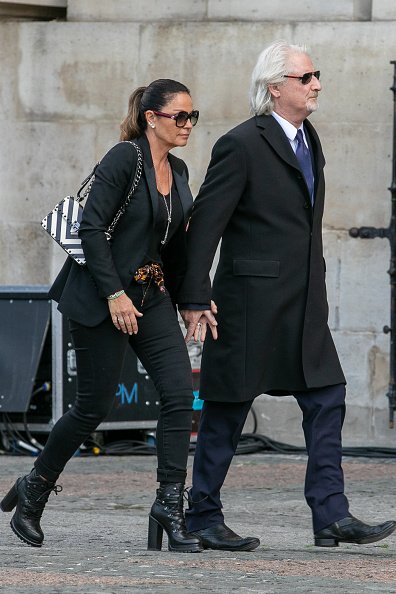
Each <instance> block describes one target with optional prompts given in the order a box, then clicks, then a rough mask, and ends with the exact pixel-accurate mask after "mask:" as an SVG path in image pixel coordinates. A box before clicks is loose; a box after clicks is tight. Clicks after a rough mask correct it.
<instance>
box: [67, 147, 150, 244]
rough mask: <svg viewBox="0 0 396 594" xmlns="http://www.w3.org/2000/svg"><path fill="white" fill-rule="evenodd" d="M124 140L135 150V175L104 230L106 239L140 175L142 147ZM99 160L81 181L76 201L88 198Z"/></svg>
mask: <svg viewBox="0 0 396 594" xmlns="http://www.w3.org/2000/svg"><path fill="white" fill-rule="evenodd" d="M124 142H128V143H129V144H131V145H132V146H133V147H134V148H135V150H136V152H137V163H136V169H135V175H134V178H133V182H132V185H131V188H130V190H129V192H128V196H127V197H126V199H125V202H124V204H123V205H122V206H121V208H120V210H119V211H118V212H117V214H116V216H115V217H114V219H113V221H112V223H111V225H110V227H109V228H108V229H107V231H106V237H107V239H110V238H111V234H112V233H113V231H114V229H115V226H116V225H117V223H118V221H119V219H120V218H121V217H122V215H123V214H124V212H125V210H126V208H127V206H128V204H129V203H130V201H131V198H132V195H133V193H134V191H135V190H136V188H137V187H138V184H139V181H140V178H141V177H142V170H143V154H142V149H141V148H140V146H139V145H138V144H136V142H133V141H132V140H125V141H124ZM99 163H100V161H98V162H97V163H96V165H95V167H94V168H93V170H92V172H91V173H90V174H89V175H88V177H86V178H85V179H84V181H83V182H81V186H80V189H79V190H78V192H77V198H76V201H77V202H82V201H83V200H85V199H86V198H88V196H89V193H90V191H91V188H92V184H93V183H94V181H95V171H96V168H97V167H98V165H99Z"/></svg>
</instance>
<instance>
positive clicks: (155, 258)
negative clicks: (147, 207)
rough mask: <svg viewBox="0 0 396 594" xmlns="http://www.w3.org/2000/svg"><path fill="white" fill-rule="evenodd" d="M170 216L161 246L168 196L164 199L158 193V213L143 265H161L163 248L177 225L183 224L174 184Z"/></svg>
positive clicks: (166, 217)
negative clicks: (167, 229)
mask: <svg viewBox="0 0 396 594" xmlns="http://www.w3.org/2000/svg"><path fill="white" fill-rule="evenodd" d="M171 195H172V215H171V218H172V220H171V223H170V225H169V231H168V237H167V239H166V243H165V244H162V243H161V242H162V241H163V240H164V237H165V233H166V227H167V224H168V210H169V200H170V194H167V195H166V196H165V197H164V195H163V194H161V193H160V192H158V211H157V217H156V219H155V221H154V233H153V235H152V239H151V243H150V248H149V251H148V252H147V254H146V257H145V264H150V263H151V262H157V263H158V264H161V265H162V256H161V252H162V250H163V248H164V247H165V246H167V245H168V243H169V241H170V240H171V238H172V237H173V235H174V234H175V232H176V230H177V229H178V227H179V225H181V224H182V223H183V210H182V206H181V202H180V198H179V194H178V191H177V189H176V186H175V184H174V183H172V192H171ZM165 200H166V204H167V207H168V210H167V208H166V206H165Z"/></svg>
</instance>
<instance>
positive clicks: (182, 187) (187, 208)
mask: <svg viewBox="0 0 396 594" xmlns="http://www.w3.org/2000/svg"><path fill="white" fill-rule="evenodd" d="M169 162H170V164H171V167H172V173H173V180H174V182H175V185H176V188H177V191H178V194H179V197H180V202H181V205H182V208H183V214H184V222H185V223H187V221H188V218H189V216H190V212H191V207H192V203H193V197H192V194H191V190H190V186H189V185H188V179H187V172H186V169H185V168H184V167H183V168H181V167H180V161H178V160H177V159H175V158H174V157H173V155H171V154H169Z"/></svg>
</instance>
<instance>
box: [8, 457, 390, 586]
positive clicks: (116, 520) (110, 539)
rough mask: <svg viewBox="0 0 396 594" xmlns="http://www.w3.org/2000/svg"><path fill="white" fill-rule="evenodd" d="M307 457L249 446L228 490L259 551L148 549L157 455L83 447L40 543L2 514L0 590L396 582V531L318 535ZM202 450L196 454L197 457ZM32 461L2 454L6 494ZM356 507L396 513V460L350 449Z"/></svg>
mask: <svg viewBox="0 0 396 594" xmlns="http://www.w3.org/2000/svg"><path fill="white" fill-rule="evenodd" d="M305 462H306V459H305V457H304V456H284V455H270V454H256V455H247V456H237V457H236V458H235V461H234V463H233V465H232V468H231V470H230V474H229V477H228V479H227V483H226V486H225V487H224V491H223V503H224V507H225V513H226V521H227V523H228V524H229V525H230V526H231V527H232V528H234V529H235V530H236V531H239V532H240V533H242V534H244V535H254V536H259V537H260V539H261V546H260V547H259V548H258V549H256V551H253V552H250V553H226V552H224V551H205V552H203V553H201V554H175V553H169V552H168V551H167V550H165V549H164V550H163V551H162V552H161V553H159V552H158V553H157V552H148V551H146V534H147V524H148V521H147V520H148V517H147V516H148V511H149V508H150V506H151V503H152V501H153V498H154V491H155V482H154V480H155V478H154V477H155V458H154V457H152V456H147V457H143V456H140V457H139V456H123V457H97V458H94V457H87V458H85V457H84V458H82V457H77V458H73V459H72V460H71V462H70V463H69V465H68V466H67V469H66V471H65V472H64V474H63V475H62V477H61V479H62V480H61V481H60V483H61V484H62V485H63V492H62V493H60V494H59V495H58V496H57V497H55V495H51V498H50V502H49V504H48V505H47V508H46V510H45V513H44V516H43V522H42V525H43V528H44V531H45V534H46V538H45V543H44V546H43V547H42V548H40V549H37V548H32V547H29V546H27V545H24V544H22V543H21V542H20V541H19V540H18V539H17V538H16V536H14V534H13V533H12V532H11V529H10V527H9V520H10V518H11V515H10V514H6V513H0V591H1V592H4V593H6V594H25V593H27V592H29V593H34V594H56V593H62V594H74V593H77V592H78V593H82V594H116V593H117V594H118V593H128V594H129V593H135V592H138V593H143V592H155V593H157V592H158V593H161V594H162V593H164V594H168V593H169V594H171V593H172V594H174V593H179V592H180V593H181V592H183V593H184V592H219V593H227V594H228V593H231V592H240V593H241V594H247V593H256V592H262V593H265V594H272V593H274V594H278V593H282V594H291V593H293V594H299V593H304V594H308V593H319V592H320V593H321V594H322V593H332V594H333V593H335V592H341V593H351V594H355V593H356V594H357V593H359V594H362V593H366V592H371V593H393V592H394V593H396V534H394V535H391V536H390V537H389V538H388V539H386V540H384V541H381V542H380V543H376V544H371V545H361V546H358V545H340V547H339V548H334V549H323V548H317V547H314V546H313V538H312V530H311V525H310V513H309V510H308V508H307V506H306V504H305V501H304V498H303V482H304V469H305ZM191 463H192V459H191V458H190V465H191ZM31 465H32V459H31V458H28V457H10V456H0V496H1V497H2V496H3V494H4V493H5V492H6V491H7V490H8V488H9V487H10V486H11V484H12V483H13V481H14V480H15V478H16V477H17V476H20V475H21V474H25V473H26V472H27V471H29V469H30V468H31ZM344 472H345V479H346V486H347V488H346V491H347V494H348V496H349V499H350V503H351V512H352V513H353V514H354V515H356V516H357V517H360V518H362V519H364V520H366V521H368V522H373V523H374V522H380V521H383V520H385V519H392V518H396V509H395V507H396V504H395V498H396V459H388V460H378V459H377V460H375V459H367V458H346V459H345V460H344Z"/></svg>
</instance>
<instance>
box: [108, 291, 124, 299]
mask: <svg viewBox="0 0 396 594" xmlns="http://www.w3.org/2000/svg"><path fill="white" fill-rule="evenodd" d="M124 293H125V291H124V289H122V290H121V291H117V292H116V293H113V294H112V295H109V296H108V297H107V300H108V301H113V299H117V297H121V295H123V294H124Z"/></svg>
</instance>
